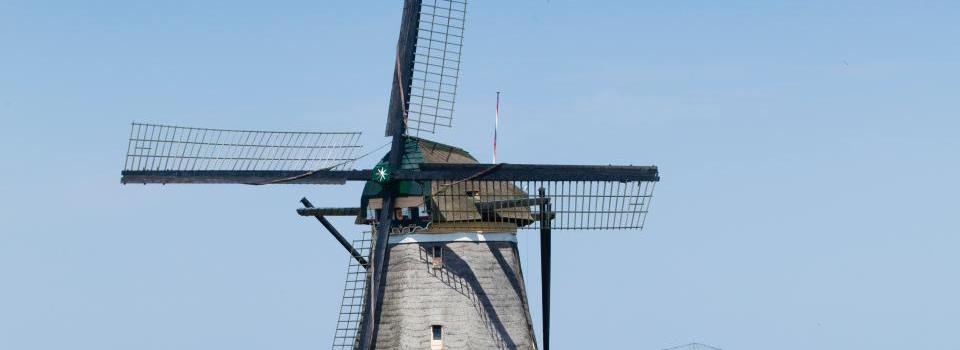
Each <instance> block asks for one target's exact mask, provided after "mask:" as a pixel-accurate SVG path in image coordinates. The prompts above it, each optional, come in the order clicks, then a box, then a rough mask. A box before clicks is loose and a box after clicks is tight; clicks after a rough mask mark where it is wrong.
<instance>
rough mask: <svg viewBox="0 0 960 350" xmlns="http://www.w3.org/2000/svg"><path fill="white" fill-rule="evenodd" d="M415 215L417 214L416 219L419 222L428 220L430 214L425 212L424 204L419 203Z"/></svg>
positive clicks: (425, 206)
mask: <svg viewBox="0 0 960 350" xmlns="http://www.w3.org/2000/svg"><path fill="white" fill-rule="evenodd" d="M417 214H419V217H418V218H419V219H421V220H429V219H430V212H429V211H427V205H426V204H425V203H420V205H419V206H418V207H417Z"/></svg>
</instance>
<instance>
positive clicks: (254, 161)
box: [123, 123, 362, 171]
mask: <svg viewBox="0 0 960 350" xmlns="http://www.w3.org/2000/svg"><path fill="white" fill-rule="evenodd" d="M359 141H360V133H359V132H284V131H251V130H225V129H205V128H191V127H181V126H170V125H159V124H141V123H133V125H132V127H131V128H130V141H129V144H128V146H127V156H126V160H125V161H124V165H123V170H125V171H191V170H231V171H235V170H253V171H257V170H286V171H301V170H302V171H310V170H318V169H329V170H345V169H350V168H351V167H352V165H353V163H354V161H356V159H357V158H356V154H357V152H358V151H359V150H360V148H361V147H362V146H360V145H359Z"/></svg>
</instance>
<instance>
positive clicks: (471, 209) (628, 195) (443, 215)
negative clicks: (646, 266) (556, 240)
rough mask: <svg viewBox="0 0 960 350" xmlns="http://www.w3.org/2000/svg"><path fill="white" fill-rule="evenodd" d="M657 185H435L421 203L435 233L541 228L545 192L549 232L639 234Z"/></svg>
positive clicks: (458, 183) (633, 182)
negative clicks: (622, 231)
mask: <svg viewBox="0 0 960 350" xmlns="http://www.w3.org/2000/svg"><path fill="white" fill-rule="evenodd" d="M655 186H656V182H652V181H629V182H619V181H456V182H442V181H433V182H432V183H431V184H430V196H428V197H426V198H427V199H426V200H425V201H426V202H429V204H428V205H427V206H426V209H427V210H428V211H429V213H430V219H431V225H433V226H434V227H436V228H440V227H444V228H453V229H457V228H460V229H471V230H472V229H480V230H482V229H484V227H490V228H496V227H498V225H496V224H500V223H506V224H515V225H516V226H517V228H519V229H539V228H540V222H539V218H540V216H539V212H540V201H538V200H537V199H538V198H539V195H538V191H539V189H540V188H543V189H544V191H545V198H546V199H547V200H548V201H547V202H546V203H544V204H547V203H549V208H548V213H550V214H549V215H551V217H552V220H551V229H554V230H619V229H642V228H643V226H644V224H645V221H646V215H647V212H648V211H649V208H650V202H651V200H652V199H653V190H654V187H655ZM491 226H492V227H491ZM501 227H502V226H501Z"/></svg>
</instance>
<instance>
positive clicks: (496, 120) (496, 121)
mask: <svg viewBox="0 0 960 350" xmlns="http://www.w3.org/2000/svg"><path fill="white" fill-rule="evenodd" d="M499 128H500V91H497V113H496V116H495V118H494V120H493V164H497V129H499Z"/></svg>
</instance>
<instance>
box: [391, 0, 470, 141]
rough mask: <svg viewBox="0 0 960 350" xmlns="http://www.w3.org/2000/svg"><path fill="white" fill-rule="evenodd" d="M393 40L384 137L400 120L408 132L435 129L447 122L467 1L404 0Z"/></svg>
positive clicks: (449, 123) (450, 116) (453, 98)
mask: <svg viewBox="0 0 960 350" xmlns="http://www.w3.org/2000/svg"><path fill="white" fill-rule="evenodd" d="M408 6H415V7H417V8H416V9H415V11H405V15H404V18H403V23H402V24H401V34H400V40H399V42H398V45H397V50H398V51H397V66H396V68H395V71H394V77H393V89H392V96H391V99H390V111H389V115H388V119H387V136H391V135H392V133H391V131H392V130H394V128H396V127H399V126H398V125H397V121H398V120H405V126H406V130H407V133H408V134H410V135H419V134H420V133H421V132H423V133H435V132H436V130H437V127H438V126H445V127H450V126H452V125H453V124H452V122H453V112H454V107H455V101H456V95H457V83H458V81H459V79H460V57H461V52H462V48H463V31H464V21H465V19H466V11H467V3H466V1H458V0H418V1H409V2H408Z"/></svg>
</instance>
